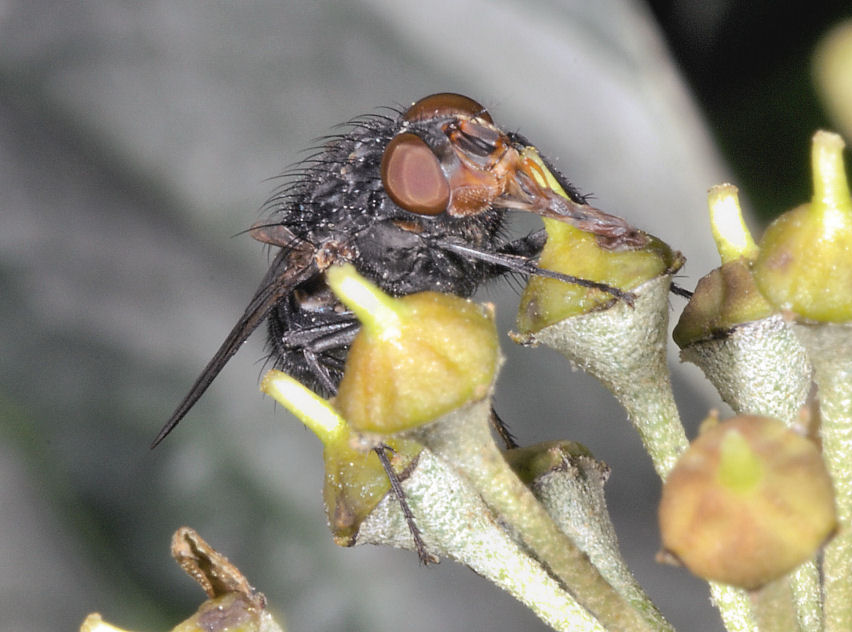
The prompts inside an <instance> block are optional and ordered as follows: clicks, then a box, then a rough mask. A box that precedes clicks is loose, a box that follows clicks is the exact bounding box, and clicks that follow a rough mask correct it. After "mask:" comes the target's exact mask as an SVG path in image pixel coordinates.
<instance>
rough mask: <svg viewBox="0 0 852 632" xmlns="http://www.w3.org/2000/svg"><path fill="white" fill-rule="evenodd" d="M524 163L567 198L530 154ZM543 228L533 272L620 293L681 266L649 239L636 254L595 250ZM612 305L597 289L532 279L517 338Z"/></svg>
mask: <svg viewBox="0 0 852 632" xmlns="http://www.w3.org/2000/svg"><path fill="white" fill-rule="evenodd" d="M525 157H526V158H527V159H529V160H532V161H533V162H535V163H536V164H537V165H538V167H539V171H540V178H542V181H541V182H539V184H542V185H545V186H547V187H549V188H550V189H552V190H553V191H555V192H556V193H558V194H559V195H562V196H563V197H566V198H567V197H568V195H567V194H566V193H565V190H564V189H563V188H562V187H561V186H560V184H559V182H558V181H557V180H556V179H555V178H554V177H553V175H552V174H551V173H550V171H549V170H548V169H547V166H546V165H545V164H544V163H543V162H542V161H541V159H540V158H539V157H538V155H537V154H536V153H535V151H534V150H533V149H532V148H529V149H528V150H527V151H526V152H525ZM544 227H545V229H546V230H547V243H546V244H545V246H544V249H543V250H542V253H541V256H540V257H539V267H541V268H545V269H547V270H552V271H554V272H559V273H561V274H566V275H570V276H574V277H577V278H580V279H586V280H588V281H596V282H598V283H603V284H606V285H609V286H611V287H615V288H618V289H621V290H625V291H629V290H632V289H634V288H636V287H637V286H639V285H641V284H642V283H644V282H645V281H648V280H650V279H653V278H655V277H657V276H659V275H661V274H665V273H667V272H671V271H674V270H676V269H678V268H680V266H681V265H682V264H683V257H682V256H681V255H680V253H676V252H673V251H672V250H671V248H669V246H667V245H666V244H665V243H663V242H662V241H660V240H659V239H657V238H656V237H653V236H651V235H648V243H647V244H646V245H645V246H642V247H640V248H635V249H629V248H619V249H616V250H610V249H607V248H603V247H601V246H600V245H599V243H598V240H597V237H596V236H595V235H593V234H591V233H587V232H584V231H582V230H580V229H578V228H575V227H574V226H571V225H570V224H567V223H565V222H562V221H559V220H556V219H548V218H545V219H544ZM612 300H613V297H612V295H611V294H607V293H606V292H603V291H601V290H599V289H595V288H587V287H581V286H579V285H575V284H572V283H566V282H564V281H560V280H556V279H548V278H545V277H541V276H533V277H531V278H530V280H529V283H528V284H527V287H526V289H525V290H524V294H523V296H522V297H521V304H520V309H519V311H518V322H517V328H518V331H519V332H520V333H522V334H526V333H532V332H536V331H539V330H540V329H543V328H544V327H547V326H548V325H552V324H554V323H557V322H559V321H561V320H563V319H565V318H567V317H569V316H574V315H576V314H584V313H587V312H590V311H594V310H595V309H597V308H600V307H601V306H603V305H606V304H609V303H611V302H612Z"/></svg>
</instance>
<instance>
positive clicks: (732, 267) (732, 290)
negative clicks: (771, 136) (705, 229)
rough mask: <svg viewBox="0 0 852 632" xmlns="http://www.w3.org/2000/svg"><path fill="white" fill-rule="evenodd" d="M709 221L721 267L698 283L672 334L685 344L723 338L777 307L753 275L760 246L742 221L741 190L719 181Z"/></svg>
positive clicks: (712, 196) (710, 200) (713, 192)
mask: <svg viewBox="0 0 852 632" xmlns="http://www.w3.org/2000/svg"><path fill="white" fill-rule="evenodd" d="M708 206H709V207H710V225H711V227H712V229H713V237H714V239H715V241H716V247H717V249H718V250H719V254H720V256H721V258H722V265H721V267H719V268H716V269H715V270H713V271H712V272H710V273H709V274H707V275H706V276H704V277H702V278H701V280H700V281H698V285H697V286H696V288H695V293H694V294H693V295H692V298H691V299H690V300H689V302H688V303H687V304H686V307H685V308H684V310H683V313H682V314H681V317H680V320H679V321H678V323H677V325H676V326H675V329H674V332H673V334H672V335H673V338H674V341H675V342H676V343H677V344H678V346H680V347H686V346H687V345H690V344H692V343H695V342H700V341H702V340H710V339H713V338H718V337H719V336H720V335H724V334H726V333H727V332H728V331H730V330H731V329H733V328H734V327H736V326H738V325H741V324H743V323H747V322H752V321H756V320H759V319H761V318H765V317H767V316H769V315H771V314H772V313H773V312H774V311H775V310H774V308H773V307H772V305H770V304H769V302H768V301H767V300H766V299H765V298H764V297H763V295H762V294H761V293H760V291H759V290H758V288H757V284H756V283H755V281H754V278H753V276H752V271H751V267H752V264H753V262H754V259H755V258H756V257H757V252H758V249H757V246H756V245H755V243H754V240H753V239H752V237H751V233H749V231H748V229H747V228H746V226H745V222H744V221H743V217H742V211H741V209H740V203H739V199H738V198H737V188H736V187H735V186H733V185H732V184H720V185H717V186H714V187H713V188H711V189H710V194H709V196H708Z"/></svg>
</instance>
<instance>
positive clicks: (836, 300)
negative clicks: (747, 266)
mask: <svg viewBox="0 0 852 632" xmlns="http://www.w3.org/2000/svg"><path fill="white" fill-rule="evenodd" d="M843 147H844V143H843V140H842V139H841V138H840V136H838V135H836V134H832V133H830V132H822V131H820V132H817V133H816V134H815V135H814V138H813V149H812V154H811V161H812V169H813V179H814V195H813V199H812V200H811V202H810V203H808V204H803V205H802V206H799V207H797V208H795V209H793V210H791V211H788V212H787V213H785V214H783V215H781V216H780V217H779V218H778V219H776V220H775V221H774V222H772V224H771V225H770V226H769V228H767V229H766V233H765V234H764V236H763V239H762V240H761V242H760V254H759V256H758V258H757V262H756V264H755V269H754V273H755V279H756V280H757V284H758V287H760V290H761V292H763V294H764V296H766V298H767V299H768V300H769V301H770V302H771V303H772V304H773V305H775V306H776V307H777V308H779V309H782V310H789V311H792V312H794V313H796V314H797V315H799V316H801V317H804V318H806V319H810V320H815V321H821V322H846V321H849V320H852V198H850V195H849V184H848V182H847V179H846V172H845V166H844V164H843Z"/></svg>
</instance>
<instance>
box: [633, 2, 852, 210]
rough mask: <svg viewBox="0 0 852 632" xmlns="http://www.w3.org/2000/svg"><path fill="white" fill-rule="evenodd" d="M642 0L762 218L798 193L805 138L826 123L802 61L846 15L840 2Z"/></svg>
mask: <svg viewBox="0 0 852 632" xmlns="http://www.w3.org/2000/svg"><path fill="white" fill-rule="evenodd" d="M648 5H649V6H650V7H651V10H652V11H653V12H654V16H655V17H656V19H657V20H658V22H659V25H660V28H661V29H662V30H663V32H664V33H665V37H666V41H667V42H668V45H669V47H670V49H671V51H672V54H673V55H674V57H675V59H676V60H677V62H678V65H679V66H680V68H681V71H682V72H683V74H684V77H685V78H686V80H687V82H688V84H689V86H690V88H691V89H692V90H693V92H694V94H695V97H696V99H697V101H698V103H699V107H700V108H701V110H702V112H703V113H704V115H705V117H706V120H707V124H708V126H709V129H710V131H711V133H712V134H713V138H714V139H715V141H716V143H717V145H718V146H719V148H720V150H721V151H722V153H723V154H724V156H725V160H726V161H727V163H728V165H729V166H730V167H731V169H732V171H733V173H734V174H735V178H734V179H735V182H736V183H737V186H739V187H740V188H741V189H742V190H743V191H747V192H748V195H749V197H750V198H751V200H752V201H753V202H754V210H755V212H756V213H758V214H759V216H760V217H761V218H762V219H763V220H768V219H771V218H772V217H774V216H776V215H778V214H779V213H780V212H783V211H784V210H786V209H787V208H788V207H789V206H791V205H793V204H796V200H805V199H807V198H808V196H809V195H810V186H811V183H810V174H809V163H808V161H807V160H806V157H807V153H806V151H807V147H808V144H809V142H810V137H811V136H812V135H813V132H814V130H816V129H820V128H829V129H830V128H831V121H830V120H829V119H828V118H827V116H826V114H825V112H824V111H823V109H822V108H821V106H820V103H819V100H818V98H817V96H816V94H815V92H814V89H813V82H812V73H811V66H810V63H809V60H810V56H811V55H812V53H813V50H814V47H815V46H816V44H817V42H818V41H819V38H820V37H821V36H823V35H825V33H826V31H827V30H828V29H829V27H830V26H832V25H833V24H836V23H837V22H839V21H841V20H843V19H844V18H849V17H850V16H852V8H850V6H849V3H847V2H842V1H837V2H833V1H827V2H785V3H776V2H771V1H768V0H759V1H757V2H733V1H732V2H699V1H697V0H696V1H693V0H687V1H685V2H679V1H672V0H669V1H656V0H649V2H648ZM793 148H798V149H793ZM791 150H792V151H798V152H799V153H798V154H793V153H791ZM781 183H783V184H781ZM779 184H780V186H779Z"/></svg>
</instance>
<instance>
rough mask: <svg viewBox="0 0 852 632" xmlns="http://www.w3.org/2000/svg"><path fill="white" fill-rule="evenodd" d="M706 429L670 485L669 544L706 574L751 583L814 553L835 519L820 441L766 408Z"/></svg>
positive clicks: (665, 510)
mask: <svg viewBox="0 0 852 632" xmlns="http://www.w3.org/2000/svg"><path fill="white" fill-rule="evenodd" d="M708 426H709V427H708ZM702 430H703V432H702V433H701V434H700V435H699V437H698V438H697V439H696V440H695V441H693V443H692V444H691V445H690V447H689V449H688V450H687V451H686V452H685V453H684V454H683V455H682V457H681V458H680V460H679V461H678V463H677V465H675V467H674V469H673V470H672V472H671V474H670V475H669V477H668V479H667V480H666V482H665V484H664V486H663V496H662V500H661V501H660V509H659V518H660V529H661V532H662V540H663V549H664V551H666V552H667V553H669V554H671V555H673V556H675V557H676V558H677V559H678V560H679V561H680V562H682V563H683V564H684V565H685V566H686V567H687V568H689V569H690V570H691V571H692V572H693V573H695V574H696V575H698V576H700V577H704V578H705V579H709V580H712V581H717V582H722V583H725V584H732V585H735V586H738V587H741V588H747V589H754V588H757V587H759V586H762V585H764V584H766V583H767V582H769V581H772V580H773V579H776V578H778V577H781V576H783V575H785V574H787V573H788V572H790V571H792V570H793V569H794V568H796V567H797V566H798V565H800V564H802V563H803V562H805V561H807V560H808V559H809V558H810V557H811V556H813V555H814V553H816V551H817V549H819V547H820V546H821V545H822V544H823V543H824V542H825V541H826V539H827V538H828V537H829V536H830V535H831V534H832V532H833V531H834V530H835V528H836V524H837V521H836V515H835V505H834V493H833V489H832V485H831V480H830V478H829V476H828V473H827V471H826V469H825V465H824V464H823V461H822V457H821V455H820V453H819V450H818V449H817V447H816V446H815V445H814V443H813V442H811V441H810V440H809V439H807V438H805V437H802V436H801V435H798V434H796V433H795V432H793V431H792V430H789V429H788V428H787V427H786V426H785V425H784V424H783V423H782V422H781V421H779V420H776V419H772V418H769V417H758V416H750V415H743V416H740V417H735V418H733V419H729V420H728V421H725V422H723V423H720V424H715V425H713V424H705V427H704V428H702Z"/></svg>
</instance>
